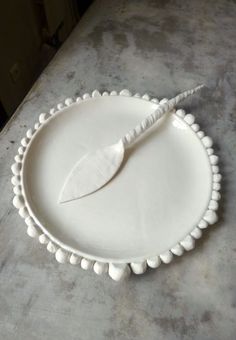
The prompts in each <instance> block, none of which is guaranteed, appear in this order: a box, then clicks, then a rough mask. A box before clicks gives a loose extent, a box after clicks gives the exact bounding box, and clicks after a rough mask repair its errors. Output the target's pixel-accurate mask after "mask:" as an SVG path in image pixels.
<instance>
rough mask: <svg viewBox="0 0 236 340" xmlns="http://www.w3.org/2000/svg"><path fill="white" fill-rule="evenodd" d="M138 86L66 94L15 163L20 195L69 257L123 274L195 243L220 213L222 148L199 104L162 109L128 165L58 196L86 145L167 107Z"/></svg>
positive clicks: (52, 248)
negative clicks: (207, 130) (96, 185)
mask: <svg viewBox="0 0 236 340" xmlns="http://www.w3.org/2000/svg"><path fill="white" fill-rule="evenodd" d="M157 105H158V100H157V99H155V98H154V99H151V98H150V97H149V96H148V95H146V94H145V95H144V96H143V97H141V96H140V95H138V94H136V95H134V96H132V95H131V93H130V92H129V91H128V90H122V91H121V92H120V93H119V94H117V93H116V92H115V91H112V92H111V93H110V94H109V93H108V92H104V93H103V94H100V93H99V92H98V91H97V90H95V91H94V92H93V93H92V95H91V96H90V95H89V94H85V95H84V96H83V97H82V98H77V99H76V100H72V99H71V98H68V99H66V101H65V104H62V103H60V104H58V105H57V107H55V108H53V109H51V110H50V112H49V114H47V113H42V114H40V116H39V122H37V123H36V124H35V126H34V128H32V129H30V130H28V131H27V133H26V137H24V138H23V139H22V141H21V146H20V147H19V149H18V155H17V156H16V157H15V163H14V164H13V165H12V172H13V175H14V176H13V178H12V184H13V187H14V194H15V196H14V199H13V204H14V206H15V207H16V208H17V209H18V210H19V214H20V216H21V217H22V218H24V219H25V222H26V224H27V233H28V235H29V236H31V237H37V238H38V239H39V242H40V243H41V244H45V246H46V247H47V249H48V251H49V252H51V253H53V254H54V255H55V258H56V259H57V261H58V262H60V263H65V262H68V263H70V264H72V265H78V264H80V266H81V267H82V268H83V269H85V270H88V269H91V268H93V270H94V272H95V273H96V274H98V275H100V274H103V273H108V274H109V276H110V277H111V278H112V279H114V280H121V279H123V278H124V277H126V276H128V275H129V274H130V272H131V271H132V272H134V273H135V274H142V273H144V272H145V271H146V268H147V267H151V268H157V267H159V266H160V264H161V262H163V263H166V264H167V263H169V262H171V261H172V259H173V257H174V255H175V256H180V255H182V254H183V253H184V251H185V250H186V251H188V250H191V249H193V248H194V245H195V240H196V239H198V238H200V237H201V234H202V230H203V229H205V228H207V226H208V225H210V224H214V223H215V222H216V221H217V214H216V210H217V208H218V200H219V199H220V193H219V190H220V181H221V175H220V174H219V167H218V165H217V163H218V157H217V156H216V155H215V154H214V150H213V148H212V144H213V143H212V140H211V138H210V137H208V136H206V135H205V134H204V133H203V132H202V131H200V127H199V125H198V124H196V123H195V118H194V116H193V115H192V114H187V115H186V114H185V112H184V110H181V109H180V110H177V111H176V112H175V113H174V112H171V113H169V114H167V115H166V116H164V117H162V118H161V119H160V120H159V121H158V122H157V123H156V124H155V126H153V127H152V128H151V129H150V131H149V132H147V134H146V135H145V136H144V137H143V138H141V139H140V140H139V141H138V142H137V143H135V144H134V145H133V146H132V147H131V148H130V149H129V150H127V154H126V159H125V163H124V165H123V167H122V171H121V172H120V173H119V174H118V176H116V177H115V178H114V179H112V180H111V181H110V182H109V183H108V184H107V185H106V186H105V187H104V188H102V189H100V190H99V191H97V192H95V193H93V194H92V195H89V196H86V197H84V198H83V199H80V200H74V201H71V202H69V203H66V204H59V203H58V196H59V192H60V190H61V188H62V185H63V182H64V179H65V177H66V175H67V174H68V172H69V171H70V169H71V168H72V167H73V164H75V162H76V161H77V160H78V159H79V158H80V157H81V156H82V155H84V154H86V153H88V152H91V151H93V150H96V149H98V148H99V147H103V146H106V145H110V144H111V143H112V141H114V140H118V139H119V138H120V136H122V135H124V134H125V133H126V131H128V130H129V129H131V128H132V127H133V126H135V125H136V124H137V123H138V122H139V121H141V120H142V119H143V118H145V116H147V115H148V114H150V112H152V111H154V110H155V109H156V108H157Z"/></svg>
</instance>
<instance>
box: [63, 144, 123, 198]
mask: <svg viewBox="0 0 236 340" xmlns="http://www.w3.org/2000/svg"><path fill="white" fill-rule="evenodd" d="M123 157H124V145H123V142H122V141H119V142H118V143H117V144H114V145H111V146H107V147H105V148H104V149H99V150H97V151H95V152H92V153H89V154H87V155H85V156H84V157H83V158H81V159H80V160H79V161H78V162H77V163H76V164H75V166H74V167H73V168H72V170H71V172H70V173H69V175H68V176H67V178H66V180H65V183H64V185H63V187H62V190H61V192H60V195H59V203H65V202H69V201H72V200H75V199H78V198H81V197H83V196H86V195H89V194H91V193H93V192H94V191H97V190H98V189H100V188H101V187H103V186H104V185H105V184H106V183H107V182H109V181H110V179H111V178H112V177H113V176H114V175H115V174H116V172H117V171H118V169H119V168H120V165H121V163H122V161H123Z"/></svg>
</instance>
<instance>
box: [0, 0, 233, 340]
mask: <svg viewBox="0 0 236 340" xmlns="http://www.w3.org/2000/svg"><path fill="white" fill-rule="evenodd" d="M235 18H236V3H235V2H234V1H221V0H214V1H213V0H210V1H204V0H193V1H177V0H173V1H172V0H171V1H169V0H165V1H163V0H159V1H158V0H157V1H151V0H147V1H123V0H120V1H115V0H110V1H108V0H100V1H99V0H98V1H95V3H94V4H93V5H92V6H91V7H90V9H89V10H88V12H87V13H86V15H85V16H84V17H83V19H82V20H81V21H80V22H79V24H78V26H77V27H76V28H75V30H74V31H73V32H72V34H71V36H70V37H69V39H68V40H67V41H66V43H65V44H64V45H63V46H62V48H61V49H60V51H59V52H58V53H57V55H56V56H55V58H54V59H53V60H52V62H51V63H50V65H49V66H48V67H47V68H46V69H45V71H44V72H43V74H42V75H41V77H40V78H39V79H38V81H37V82H36V83H35V85H34V86H33V88H32V89H31V91H30V92H29V94H28V95H27V97H26V98H25V100H24V101H23V103H22V104H21V106H20V107H19V108H18V110H17V112H16V113H15V115H14V116H13V118H12V119H11V121H10V122H9V123H8V124H7V126H6V127H5V129H4V130H3V131H2V133H1V135H0V272H1V275H0V339H5V340H13V339H17V340H21V339H27V340H28V339H30V340H36V339H37V340H42V339H44V340H47V339H48V340H49V339H58V340H62V339H63V340H64V339H81V340H88V339H96V340H103V339H119V340H121V339H135V340H138V339H148V340H156V339H158V340H161V339H168V340H177V339H178V340H179V339H181V340H185V339H199V340H212V339H214V340H222V339H224V340H234V339H236V268H235V260H236V209H235V198H236V177H235V176H236V174H235V167H236V113H235V111H236V98H235V89H236V63H235V60H236V39H235V37H236V21H235ZM202 82H203V83H206V84H207V85H208V88H207V89H206V90H205V91H203V93H202V95H201V96H196V97H194V98H193V99H192V101H191V102H190V101H187V102H186V103H184V104H183V106H185V108H186V109H187V110H188V112H193V113H194V114H195V115H196V117H197V120H198V122H199V123H200V124H201V126H202V127H203V129H204V130H205V131H207V133H208V134H209V135H210V136H212V137H213V139H214V141H215V149H216V150H217V153H218V154H219V155H220V158H221V164H220V165H221V169H222V174H223V177H224V180H223V191H222V196H223V198H222V201H221V206H222V208H221V211H220V221H219V223H218V224H217V225H216V226H214V227H212V228H211V229H209V230H207V231H206V232H205V233H204V236H203V238H202V239H201V240H199V241H198V242H197V245H196V249H195V250H194V251H192V252H189V253H188V254H187V255H185V256H183V257H181V258H178V259H177V258H176V259H175V260H174V261H173V262H172V263H171V264H170V265H161V267H160V268H159V269H158V270H155V271H154V270H149V271H148V272H147V273H146V274H145V275H142V276H140V277H139V276H135V275H133V276H132V277H131V278H130V279H129V280H128V281H126V282H123V283H121V284H119V283H115V282H113V281H112V280H110V279H109V278H108V277H106V276H102V277H98V276H96V275H95V274H94V273H93V272H92V271H89V272H85V271H83V270H82V269H80V268H79V267H73V266H69V265H60V264H58V263H57V262H56V260H55V259H54V257H53V256H52V255H50V254H49V253H48V252H47V251H46V249H45V247H44V246H41V245H40V244H39V243H38V242H37V241H36V240H32V239H30V238H29V237H28V236H26V227H25V225H24V222H23V220H22V219H21V218H20V217H19V216H18V213H17V211H16V210H15V209H14V208H13V207H12V204H11V201H12V198H13V193H12V187H11V183H10V178H11V173H10V170H9V169H10V165H11V164H12V162H13V156H14V155H15V154H16V152H17V148H18V143H19V141H20V139H21V137H22V136H23V134H24V133H25V132H26V130H27V129H28V128H29V127H31V126H32V125H33V124H34V122H35V120H36V119H37V118H38V115H39V113H40V112H45V111H47V110H48V109H49V108H50V107H52V106H53V105H54V104H55V103H57V102H59V101H61V100H63V99H65V98H66V97H67V96H77V95H78V94H83V93H84V92H90V91H92V90H93V89H95V88H98V89H99V90H112V89H115V90H121V89H122V88H128V89H130V90H131V91H137V92H140V93H145V92H148V93H150V94H151V95H153V96H157V97H163V96H167V97H170V96H172V95H174V94H176V93H177V92H179V91H181V90H183V89H185V88H190V87H192V86H194V85H196V84H198V83H202Z"/></svg>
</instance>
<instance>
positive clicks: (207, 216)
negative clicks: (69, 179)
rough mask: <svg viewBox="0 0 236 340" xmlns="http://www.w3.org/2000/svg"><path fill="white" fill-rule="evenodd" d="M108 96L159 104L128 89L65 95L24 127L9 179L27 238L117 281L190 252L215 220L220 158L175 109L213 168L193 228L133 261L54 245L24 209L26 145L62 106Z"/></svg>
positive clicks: (65, 259)
mask: <svg viewBox="0 0 236 340" xmlns="http://www.w3.org/2000/svg"><path fill="white" fill-rule="evenodd" d="M109 95H110V96H119V95H120V96H127V97H132V96H133V97H136V98H140V99H143V100H147V101H151V102H153V103H156V104H158V103H159V100H158V99H156V98H151V97H150V96H149V95H148V94H144V95H140V94H139V93H136V94H134V95H132V94H131V92H130V91H129V90H127V89H123V90H122V91H120V92H117V91H111V92H110V93H109V92H106V91H105V92H103V93H100V92H99V91H98V90H94V91H93V92H92V94H91V95H90V94H89V93H85V94H84V95H83V96H82V97H77V98H76V99H75V100H73V99H72V98H67V99H66V100H65V101H64V103H59V104H57V106H56V108H55V107H54V108H52V109H50V111H49V113H41V114H40V115H39V121H38V122H37V123H36V124H35V125H34V128H32V129H29V130H27V132H26V136H25V137H24V138H23V139H22V140H21V146H20V147H19V148H18V154H17V155H16V156H15V163H14V164H13V165H12V166H11V170H12V173H13V175H14V176H13V177H12V179H11V182H12V184H13V192H14V194H15V196H14V198H13V205H14V207H15V208H16V209H17V210H18V212H19V215H20V216H21V217H22V218H23V219H24V220H25V223H26V225H27V234H28V235H29V236H30V237H33V238H38V240H39V242H40V243H41V244H44V245H45V246H46V248H47V250H48V251H49V252H50V253H52V254H54V255H55V258H56V260H57V261H58V262H59V263H66V262H68V263H70V264H72V265H78V264H80V266H81V268H82V269H84V270H88V269H93V270H94V272H95V273H96V274H98V275H101V274H104V273H108V274H109V276H110V277H111V278H112V279H113V280H115V281H120V280H122V279H124V278H125V277H127V276H129V275H130V273H131V272H133V273H134V274H143V273H144V272H145V271H146V270H147V267H150V268H157V267H159V266H160V264H161V263H165V264H168V263H170V262H171V261H172V260H173V258H174V255H175V256H181V255H183V254H184V251H190V250H192V249H193V248H194V247H195V240H197V239H199V238H201V236H202V231H203V229H206V228H207V227H208V226H209V225H212V224H214V223H215V222H217V220H218V216H217V213H216V211H217V209H218V206H219V204H218V201H219V199H220V198H221V195H220V189H221V184H220V182H221V179H222V176H221V174H220V173H219V166H218V160H219V158H218V156H217V155H215V153H214V150H213V148H212V145H213V141H212V139H211V138H210V137H208V136H206V135H205V133H204V132H203V131H201V130H200V127H199V125H198V124H196V123H195V117H194V116H193V115H192V114H186V113H185V111H184V110H182V109H178V110H177V111H176V112H175V113H174V114H176V115H177V116H178V117H179V118H180V119H182V120H184V121H185V123H187V124H188V125H189V126H190V128H191V129H192V131H193V132H194V133H195V134H196V136H197V137H198V138H199V139H200V140H201V142H202V145H203V147H204V148H205V150H206V153H207V155H208V160H209V163H210V165H211V170H212V189H211V195H210V200H209V202H208V207H207V209H206V210H205V211H204V213H203V214H202V218H201V220H200V221H199V223H198V224H197V225H196V226H195V227H194V228H193V230H192V231H191V232H190V233H189V234H187V235H186V237H185V238H184V239H183V240H181V241H180V242H178V243H177V244H176V245H175V246H174V247H172V248H171V249H169V250H167V251H166V252H164V253H162V254H157V255H156V256H154V257H152V258H145V259H143V261H139V262H132V263H126V262H124V263H116V262H107V260H106V259H104V262H103V261H96V260H92V259H89V258H86V257H84V256H79V255H77V254H75V253H73V252H70V251H68V250H67V249H65V248H64V247H63V246H62V245H61V244H60V245H59V244H57V242H55V239H54V238H53V239H52V238H51V237H50V236H49V235H46V234H45V233H44V232H43V231H42V229H41V227H40V226H39V225H38V224H37V222H36V221H35V219H34V217H33V216H32V215H31V214H30V212H29V210H28V208H27V205H28V206H29V204H28V202H27V199H26V197H25V195H24V192H23V190H22V165H23V163H24V155H25V153H26V150H27V148H28V147H29V144H30V141H31V139H32V137H33V135H34V134H35V133H36V131H37V130H38V129H39V127H40V126H42V125H44V124H45V122H46V121H47V120H48V119H49V118H50V117H51V116H53V115H55V114H57V113H58V112H60V111H62V110H63V109H64V108H67V107H69V106H71V105H72V104H74V103H79V102H82V101H85V100H89V99H91V98H95V97H100V96H109ZM165 101H167V99H166V98H164V99H162V100H161V101H160V103H164V102H165ZM65 247H66V245H65Z"/></svg>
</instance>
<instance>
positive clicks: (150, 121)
mask: <svg viewBox="0 0 236 340" xmlns="http://www.w3.org/2000/svg"><path fill="white" fill-rule="evenodd" d="M202 87H204V85H199V86H197V87H195V88H194V89H191V90H188V91H185V92H183V93H180V94H179V95H177V96H176V97H174V98H172V99H170V100H168V101H167V102H166V103H163V104H160V105H159V106H158V108H157V109H156V110H155V111H154V112H153V113H152V114H150V115H149V116H148V117H147V118H145V119H144V120H142V122H141V123H140V124H138V125H137V126H136V127H135V128H134V129H131V130H130V131H129V132H128V133H126V135H125V136H124V137H123V138H122V142H123V144H124V146H125V147H128V146H130V145H131V144H132V143H134V142H135V141H136V140H137V139H138V138H139V137H140V136H141V135H142V134H143V133H145V132H146V131H147V130H148V129H149V128H151V127H152V126H153V125H154V124H155V122H156V121H157V120H158V119H160V118H161V117H162V116H163V115H164V114H165V113H167V112H170V111H171V110H173V109H174V107H175V106H176V105H177V104H178V103H179V102H181V101H182V100H183V99H185V98H187V97H188V96H190V95H192V94H194V93H195V92H197V91H199V90H200V89H201V88H202Z"/></svg>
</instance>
